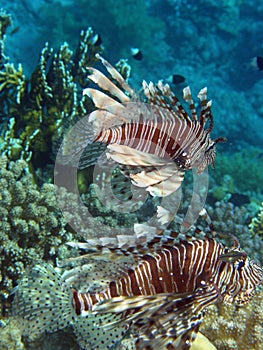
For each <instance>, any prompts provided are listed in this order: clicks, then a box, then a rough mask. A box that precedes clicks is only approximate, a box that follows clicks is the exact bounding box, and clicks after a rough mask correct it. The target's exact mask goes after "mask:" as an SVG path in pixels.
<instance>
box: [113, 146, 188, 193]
mask: <svg viewBox="0 0 263 350" xmlns="http://www.w3.org/2000/svg"><path fill="white" fill-rule="evenodd" d="M107 150H108V151H109V152H108V153H107V156H108V157H109V158H111V159H112V160H114V161H115V162H117V163H119V164H121V170H122V171H123V173H124V174H125V175H126V176H129V177H130V178H131V179H132V183H133V184H134V185H135V186H138V187H145V188H146V190H147V191H149V192H150V194H151V195H152V196H153V197H155V196H158V197H166V196H168V195H170V194H171V193H173V192H175V191H176V190H177V189H178V188H179V187H180V186H181V183H182V181H183V179H184V171H183V170H182V169H179V168H178V166H177V165H176V164H175V163H174V162H173V161H170V162H168V161H167V159H165V158H164V159H162V158H160V157H158V156H156V155H153V154H147V153H144V152H141V151H138V150H136V149H134V148H131V147H128V146H125V145H118V144H111V145H109V146H108V147H107Z"/></svg>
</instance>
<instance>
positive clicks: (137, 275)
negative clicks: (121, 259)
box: [73, 239, 263, 315]
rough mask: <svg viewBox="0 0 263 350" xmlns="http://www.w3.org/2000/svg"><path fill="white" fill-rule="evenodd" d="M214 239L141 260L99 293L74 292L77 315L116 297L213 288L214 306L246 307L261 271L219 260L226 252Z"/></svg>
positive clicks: (242, 263) (248, 264) (262, 275)
mask: <svg viewBox="0 0 263 350" xmlns="http://www.w3.org/2000/svg"><path fill="white" fill-rule="evenodd" d="M228 251H229V249H228V248H225V247H224V246H223V245H222V244H221V243H218V242H216V241H215V240H213V239H205V240H195V241H192V242H187V241H185V242H182V243H180V244H178V245H174V246H173V247H168V246H167V247H165V248H163V249H162V250H161V251H159V252H157V253H153V254H149V255H148V254H147V255H145V256H143V258H142V261H141V262H140V263H139V264H138V266H136V267H135V268H134V269H129V270H128V271H126V272H125V274H124V275H123V277H121V278H120V279H118V280H116V281H112V282H110V284H109V287H108V289H107V290H106V291H104V292H101V293H94V294H90V293H78V292H76V291H75V292H74V295H73V305H74V309H75V312H76V314H77V315H80V314H81V313H83V312H84V313H85V312H86V311H89V310H92V308H93V306H94V304H96V303H98V302H99V301H102V300H106V299H111V298H114V297H118V296H129V297H131V296H138V295H145V296H149V295H156V294H159V293H174V295H176V294H181V293H193V292H196V291H197V290H198V289H202V288H204V287H206V286H212V287H213V288H214V289H215V290H216V291H217V293H216V294H215V298H214V299H213V302H215V301H216V300H218V299H219V300H223V301H226V302H234V301H236V302H237V303H239V304H243V303H246V302H247V301H248V300H249V299H250V298H251V297H252V294H253V291H254V289H255V287H256V286H257V285H258V284H260V283H262V280H263V273H262V269H261V268H260V267H259V266H258V265H257V264H256V263H255V262H254V261H250V262H248V261H247V260H246V259H245V258H244V257H242V258H240V259H239V260H236V261H234V262H226V261H223V260H222V259H221V258H220V256H221V255H223V254H225V253H226V252H228Z"/></svg>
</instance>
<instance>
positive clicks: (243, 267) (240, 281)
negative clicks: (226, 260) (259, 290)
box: [224, 252, 263, 305]
mask: <svg viewBox="0 0 263 350" xmlns="http://www.w3.org/2000/svg"><path fill="white" fill-rule="evenodd" d="M241 254H242V257H240V258H239V259H237V260H236V261H235V262H233V263H232V264H231V265H232V268H233V269H234V270H232V272H233V275H232V276H233V280H232V283H231V286H230V288H228V290H227V292H226V294H225V295H224V301H225V302H231V303H232V302H235V303H237V304H239V305H241V304H246V303H247V302H248V301H249V300H250V299H251V298H252V297H253V295H254V293H255V290H256V287H257V286H258V285H260V284H263V270H262V268H261V266H260V265H259V264H258V263H257V262H256V261H255V260H253V259H250V258H249V257H248V256H247V254H246V253H244V252H241Z"/></svg>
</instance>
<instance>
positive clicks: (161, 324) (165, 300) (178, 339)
mask: <svg viewBox="0 0 263 350" xmlns="http://www.w3.org/2000/svg"><path fill="white" fill-rule="evenodd" d="M217 298H218V292H217V290H216V289H215V288H214V287H213V286H209V287H205V288H200V289H197V290H196V292H193V293H182V294H174V293H163V294H156V295H149V296H144V295H139V296H131V297H125V296H122V297H115V298H112V299H109V300H104V301H102V302H100V303H98V304H96V305H94V308H93V311H94V312H96V313H99V314H100V313H104V312H113V313H117V314H118V313H124V312H126V315H127V316H126V317H123V318H121V319H120V320H119V321H117V322H116V321H113V322H112V321H111V322H109V323H108V324H106V325H105V328H107V329H108V328H109V329H110V328H111V327H116V326H117V325H120V324H123V323H127V322H128V323H132V324H133V326H132V327H135V329H137V332H138V334H139V338H140V339H141V344H143V345H141V346H140V347H138V348H139V349H145V348H147V346H149V349H162V348H165V347H164V346H167V345H173V346H175V349H182V350H183V349H188V348H187V346H188V345H187V344H190V343H191V341H192V339H193V337H194V336H193V337H192V334H194V333H196V331H197V330H198V328H199V326H200V324H201V322H202V320H203V316H204V309H205V307H207V306H208V305H210V304H212V303H214V302H215V301H216V300H217ZM127 311H128V313H127ZM171 349H173V347H171Z"/></svg>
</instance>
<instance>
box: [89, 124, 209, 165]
mask: <svg viewBox="0 0 263 350" xmlns="http://www.w3.org/2000/svg"><path fill="white" fill-rule="evenodd" d="M95 141H96V142H98V141H99V142H103V143H107V144H113V143H116V144H119V145H125V146H127V147H130V148H134V149H136V150H138V151H141V152H144V153H149V154H153V155H155V156H158V157H160V158H167V160H171V159H172V160H173V161H174V162H175V163H176V164H178V165H179V166H180V167H181V168H182V169H190V168H192V166H193V164H194V163H195V161H196V159H197V158H198V156H199V154H200V150H202V148H204V147H205V148H207V147H208V146H210V145H211V144H212V142H211V140H210V138H209V133H207V131H206V130H204V128H203V126H202V125H201V124H200V123H199V122H198V121H193V122H191V121H188V120H182V119H179V118H177V119H174V120H173V121H169V120H168V121H167V120H164V121H162V122H160V121H159V122H156V121H152V120H148V121H145V122H144V123H140V122H134V123H127V124H123V125H121V126H117V127H114V128H109V129H106V130H103V131H101V132H100V134H99V135H98V136H97V138H96V139H95Z"/></svg>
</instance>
